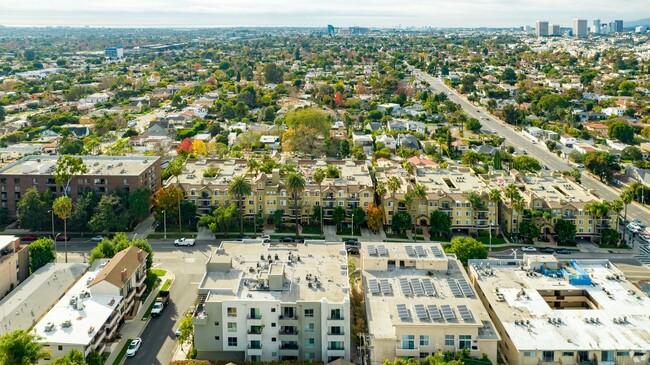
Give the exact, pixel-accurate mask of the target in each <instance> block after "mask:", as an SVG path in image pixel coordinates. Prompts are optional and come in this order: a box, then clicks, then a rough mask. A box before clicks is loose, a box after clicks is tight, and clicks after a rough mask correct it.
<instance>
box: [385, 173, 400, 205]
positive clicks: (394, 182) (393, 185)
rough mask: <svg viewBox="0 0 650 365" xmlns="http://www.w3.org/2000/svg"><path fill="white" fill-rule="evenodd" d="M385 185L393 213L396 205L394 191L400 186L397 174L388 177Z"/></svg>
mask: <svg viewBox="0 0 650 365" xmlns="http://www.w3.org/2000/svg"><path fill="white" fill-rule="evenodd" d="M387 186H388V190H389V191H390V195H391V198H392V200H393V214H395V205H397V202H395V192H396V191H397V190H399V188H401V187H402V180H400V179H399V178H398V177H397V176H391V177H389V178H388V184H387Z"/></svg>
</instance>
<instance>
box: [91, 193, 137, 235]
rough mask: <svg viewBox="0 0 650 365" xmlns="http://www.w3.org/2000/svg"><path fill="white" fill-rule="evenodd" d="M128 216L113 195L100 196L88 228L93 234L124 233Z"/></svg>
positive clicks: (118, 199)
mask: <svg viewBox="0 0 650 365" xmlns="http://www.w3.org/2000/svg"><path fill="white" fill-rule="evenodd" d="M127 221H128V214H127V213H125V212H124V211H123V206H122V203H121V201H120V198H118V197H117V196H115V195H102V197H101V199H100V200H99V203H98V204H97V208H96V209H95V213H94V214H93V216H92V218H90V221H88V227H89V228H90V230H91V231H93V232H106V231H125V230H126V228H127V226H128V223H127Z"/></svg>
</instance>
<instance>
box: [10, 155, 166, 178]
mask: <svg viewBox="0 0 650 365" xmlns="http://www.w3.org/2000/svg"><path fill="white" fill-rule="evenodd" d="M79 157H81V158H82V159H83V161H84V164H85V165H86V167H87V168H88V172H87V173H86V174H82V175H81V176H86V175H126V176H132V175H140V174H141V173H142V172H143V171H144V170H146V169H148V168H150V167H152V166H153V165H154V163H155V162H156V161H157V160H158V159H159V157H139V156H79ZM57 159H58V156H50V155H41V156H27V157H24V158H22V159H20V160H18V161H15V162H12V163H10V164H9V165H6V166H4V167H2V168H0V175H3V174H14V175H20V174H32V175H52V174H53V173H54V169H55V168H56V162H57Z"/></svg>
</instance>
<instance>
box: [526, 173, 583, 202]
mask: <svg viewBox="0 0 650 365" xmlns="http://www.w3.org/2000/svg"><path fill="white" fill-rule="evenodd" d="M521 182H522V183H523V184H525V185H526V190H528V191H530V192H531V193H533V194H535V195H536V196H537V197H539V198H541V199H544V200H546V201H555V202H559V201H571V202H590V201H592V200H596V197H595V196H593V195H591V194H590V193H589V190H587V189H585V188H584V187H582V186H581V185H578V184H576V183H574V182H573V181H570V180H568V179H566V178H564V177H563V176H555V175H545V176H536V175H525V176H522V177H521Z"/></svg>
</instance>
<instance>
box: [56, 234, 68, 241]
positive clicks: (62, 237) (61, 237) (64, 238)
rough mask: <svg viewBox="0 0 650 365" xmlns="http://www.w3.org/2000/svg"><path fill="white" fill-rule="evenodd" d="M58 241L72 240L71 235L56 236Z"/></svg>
mask: <svg viewBox="0 0 650 365" xmlns="http://www.w3.org/2000/svg"><path fill="white" fill-rule="evenodd" d="M56 240H57V241H70V237H66V236H64V235H60V236H56Z"/></svg>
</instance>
